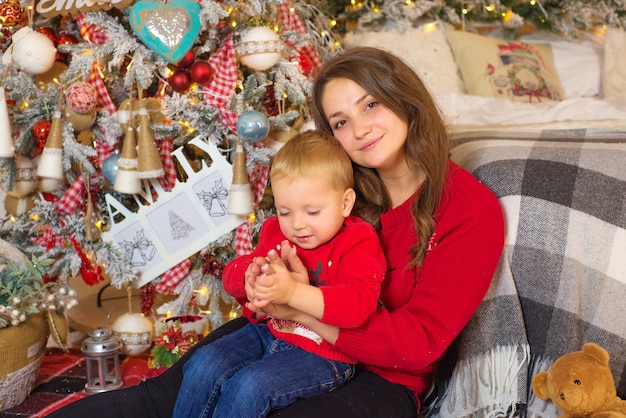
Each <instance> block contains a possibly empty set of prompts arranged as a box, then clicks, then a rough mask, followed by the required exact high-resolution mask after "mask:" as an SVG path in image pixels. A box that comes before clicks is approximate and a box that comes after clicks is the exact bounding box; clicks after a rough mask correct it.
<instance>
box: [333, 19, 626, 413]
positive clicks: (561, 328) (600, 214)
mask: <svg viewBox="0 0 626 418" xmlns="http://www.w3.org/2000/svg"><path fill="white" fill-rule="evenodd" d="M451 30H452V29H451V28H446V27H445V26H444V25H442V24H441V23H437V22H425V23H423V24H422V25H420V26H417V27H410V28H409V29H402V30H400V29H398V28H391V29H388V30H384V31H375V32H372V31H355V32H350V33H348V34H346V36H345V38H344V42H345V47H346V48H351V47H353V46H355V45H368V46H375V47H380V48H385V49H388V50H391V51H392V52H394V53H396V54H397V55H400V56H401V57H403V58H404V59H405V60H406V61H407V62H408V63H409V64H410V65H412V66H413V67H414V69H415V70H416V71H417V72H418V73H419V74H420V75H421V76H422V78H423V79H424V81H425V82H426V84H427V85H428V86H429V87H430V89H431V91H432V93H433V95H434V96H435V97H436V99H437V100H438V103H439V105H440V108H441V110H442V113H443V115H444V117H445V118H446V121H447V123H448V126H449V131H450V140H451V141H452V151H451V158H452V159H453V160H454V161H456V162H457V163H458V164H460V165H461V166H463V167H465V168H466V169H468V170H469V171H470V172H472V173H473V174H474V175H475V176H476V177H477V178H478V179H479V180H480V181H481V182H483V183H484V184H486V185H487V186H488V187H489V188H490V189H491V190H493V192H494V193H495V194H496V195H497V196H498V198H499V200H500V203H501V205H502V208H503V210H504V214H505V221H506V227H507V230H506V241H505V248H504V251H503V254H502V257H501V260H500V263H499V266H498V269H497V271H496V274H495V276H494V278H493V281H492V284H491V287H490V289H489V291H488V293H487V295H486V297H485V299H484V300H483V302H482V303H481V305H480V307H479V309H478V311H477V312H476V314H475V315H474V317H473V318H472V320H471V321H470V323H469V324H468V325H467V326H466V328H465V329H464V331H463V332H462V333H461V335H459V337H458V338H457V341H456V342H455V345H454V350H452V351H453V352H454V354H455V357H454V358H453V361H452V367H451V369H450V371H449V373H444V374H442V376H439V377H438V378H437V381H436V382H435V384H434V385H433V388H432V391H431V393H429V394H428V396H427V397H426V399H427V401H426V405H425V410H424V411H423V414H424V415H425V416H432V417H436V416H441V417H482V416H498V417H501V416H526V417H557V416H558V415H559V411H558V410H557V409H556V408H555V406H554V405H553V404H552V403H551V402H547V401H543V400H541V399H538V398H536V397H535V396H534V394H533V393H532V390H531V383H530V382H531V379H532V377H533V376H534V375H535V374H536V373H538V372H539V371H542V370H546V369H547V368H549V366H550V365H551V364H552V363H553V362H554V361H555V360H556V359H557V358H558V357H560V356H561V355H563V354H565V353H567V352H570V351H577V350H580V349H581V347H582V345H583V344H584V343H586V342H589V341H593V342H596V343H597V344H599V345H601V346H603V347H604V348H606V349H607V351H608V352H609V354H610V356H611V360H610V367H611V370H612V372H613V376H614V379H615V383H616V387H617V391H618V396H620V397H621V398H623V399H626V321H625V317H624V312H626V83H625V80H626V77H625V72H626V65H624V62H623V61H624V59H625V57H626V34H625V33H624V32H623V31H620V30H617V29H606V31H605V32H604V33H601V34H598V33H581V34H580V36H579V38H578V39H565V38H562V37H558V36H556V35H553V34H547V33H540V32H533V33H530V34H526V35H525V36H524V37H523V38H522V39H517V40H514V41H507V40H504V39H502V38H500V37H499V36H498V33H497V32H496V33H490V34H477V33H459V32H458V31H455V33H454V34H452V35H451V34H450V33H449V31H451ZM515 49H519V50H522V51H523V53H524V54H536V56H535V58H536V60H535V61H534V62H533V64H531V66H532V65H536V63H537V62H539V65H536V68H531V70H530V72H529V71H527V69H523V68H521V66H519V65H517V64H518V63H519V62H522V61H524V60H523V59H520V60H516V59H517V58H511V57H510V56H506V55H507V54H509V53H510V51H512V50H515ZM502 51H505V53H503V52H502ZM506 60H509V61H508V64H511V63H513V64H514V66H513V67H511V66H509V67H508V69H506V70H503V69H502V67H503V63H506ZM539 67H540V68H539ZM537 69H539V70H541V71H545V72H546V73H544V74H543V75H541V76H539V75H537V72H535V70H537ZM502 74H505V76H504V77H503V76H502ZM507 77H508V79H507ZM516 78H519V79H516ZM478 84H480V86H478ZM524 89H526V90H524Z"/></svg>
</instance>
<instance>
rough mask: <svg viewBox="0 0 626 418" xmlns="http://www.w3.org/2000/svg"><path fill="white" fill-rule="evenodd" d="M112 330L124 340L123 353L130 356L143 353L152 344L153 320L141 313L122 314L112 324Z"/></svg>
mask: <svg viewBox="0 0 626 418" xmlns="http://www.w3.org/2000/svg"><path fill="white" fill-rule="evenodd" d="M111 331H113V334H114V335H117V337H118V338H119V339H120V341H121V342H122V353H124V354H128V355H129V356H136V355H138V354H141V353H143V352H144V351H146V350H147V349H148V348H150V347H151V346H152V337H153V336H154V329H153V326H152V322H151V321H150V320H149V319H148V318H146V317H145V316H143V315H142V314H140V313H125V314H122V315H120V316H119V317H118V318H117V319H116V320H115V322H113V325H111Z"/></svg>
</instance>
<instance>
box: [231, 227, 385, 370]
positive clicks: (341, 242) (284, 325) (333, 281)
mask: <svg viewBox="0 0 626 418" xmlns="http://www.w3.org/2000/svg"><path fill="white" fill-rule="evenodd" d="M285 239H286V238H285V236H284V235H283V234H282V233H281V231H280V227H279V224H278V218H277V217H272V218H269V219H267V220H266V221H265V222H264V223H263V227H262V228H261V233H260V235H259V242H258V244H257V246H256V248H255V249H254V251H253V252H252V253H251V254H249V255H245V256H242V257H239V258H237V259H235V260H233V261H232V262H230V263H229V264H228V265H227V266H226V268H225V269H224V275H223V279H222V280H223V285H224V289H225V290H226V292H227V293H229V294H230V295H232V296H234V297H235V298H236V299H237V301H238V302H239V303H240V304H242V305H243V304H245V302H246V297H245V288H244V274H245V272H246V269H247V268H248V266H249V265H250V263H251V262H252V259H253V258H254V257H265V256H267V253H268V251H269V250H271V249H276V248H277V246H278V245H279V244H280V243H281V242H282V241H284V240H285ZM296 251H297V254H298V256H299V257H300V259H301V260H302V262H303V263H304V265H305V266H306V267H307V270H308V271H309V280H310V283H311V284H312V285H314V286H318V287H319V288H320V289H321V291H322V294H323V297H324V316H323V317H322V318H321V319H320V321H321V322H324V323H327V324H331V325H335V326H338V327H341V328H353V327H356V326H359V325H361V324H362V323H363V322H364V321H365V320H366V319H367V318H368V317H369V315H371V314H372V313H373V312H374V310H375V309H376V305H377V302H378V298H379V295H380V285H381V282H382V280H383V277H384V276H385V256H384V254H383V252H382V249H381V247H380V243H379V240H378V235H377V234H376V231H375V230H374V228H373V227H372V226H371V225H370V224H368V223H366V222H365V221H363V220H361V219H359V218H355V217H348V218H346V219H345V220H344V223H343V226H342V227H341V229H340V230H339V232H338V233H337V234H336V235H335V236H334V237H333V239H332V240H331V241H329V242H327V243H326V244H323V245H321V246H319V247H317V248H315V249H312V250H305V249H302V248H300V247H298V248H297V250H296ZM244 315H246V317H248V319H250V320H251V321H254V318H252V317H251V312H250V311H249V310H247V309H244ZM268 327H269V329H270V331H271V332H272V334H273V335H274V336H275V337H276V338H280V339H281V340H284V341H287V342H289V343H291V344H294V345H296V346H298V347H300V348H303V349H305V350H307V351H310V352H313V353H316V354H319V355H321V356H323V357H325V358H328V359H331V360H339V361H344V362H349V363H356V359H355V357H354V356H353V355H350V354H347V353H343V352H341V351H337V350H335V349H334V348H333V346H332V345H331V344H329V343H327V342H326V341H323V340H322V339H321V338H319V336H317V334H315V333H313V332H312V331H311V330H309V329H308V328H306V327H304V326H303V325H301V324H299V323H297V322H294V321H282V320H274V319H270V320H269V321H268Z"/></svg>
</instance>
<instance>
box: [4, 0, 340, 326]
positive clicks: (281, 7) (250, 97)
mask: <svg viewBox="0 0 626 418" xmlns="http://www.w3.org/2000/svg"><path fill="white" fill-rule="evenodd" d="M329 20H330V19H329V18H328V17H327V16H326V15H325V14H324V13H322V12H320V10H319V9H318V8H316V7H314V6H312V5H311V4H307V3H304V2H287V1H285V0H255V1H232V0H222V1H219V0H218V1H216V0H201V1H195V0H168V1H166V2H162V1H156V0H140V1H137V2H134V3H132V4H131V2H129V1H127V0H122V1H115V0H113V1H111V2H109V1H104V2H72V1H64V0H52V1H40V2H38V3H36V4H34V3H31V2H29V1H18V0H4V1H3V2H2V3H0V21H1V23H2V28H1V31H0V46H1V48H2V52H3V56H2V64H1V66H0V93H1V96H0V99H1V100H0V118H2V119H1V120H0V122H1V123H2V126H0V131H1V132H0V170H1V175H2V184H3V185H4V189H5V191H6V201H5V207H6V211H7V214H8V215H9V216H7V218H6V219H4V220H3V222H2V225H1V228H0V237H1V238H3V239H5V240H7V241H8V242H11V243H12V244H13V245H15V246H16V247H18V248H19V249H20V250H21V251H22V252H24V253H25V254H31V255H34V256H37V257H44V256H45V257H47V258H49V259H52V260H53V264H52V265H51V266H50V267H49V268H48V269H47V274H46V277H45V281H46V282H47V283H48V286H47V289H48V290H47V292H48V294H47V296H46V297H48V298H49V299H50V301H53V300H59V301H60V300H65V299H66V295H67V294H68V291H70V290H71V286H70V284H69V279H70V278H72V277H76V276H80V277H82V279H83V280H84V281H85V282H86V283H88V284H99V283H107V282H108V281H110V283H111V284H112V285H114V286H116V287H118V288H121V287H124V286H129V285H135V286H140V287H141V289H142V291H141V295H140V296H141V299H142V311H143V312H144V314H153V313H158V314H164V313H166V312H167V313H170V314H173V315H177V314H185V313H187V312H190V311H191V310H193V309H194V307H202V309H204V310H205V311H210V312H212V314H211V317H210V320H211V322H212V325H213V326H217V325H219V324H221V322H222V321H223V316H222V313H221V311H220V308H219V305H220V301H226V302H227V303H234V301H233V300H232V299H231V298H230V297H229V296H228V295H226V294H225V293H224V291H223V289H222V287H221V282H220V279H221V273H222V270H223V268H224V266H225V264H226V263H228V262H229V261H230V260H232V259H233V258H234V257H235V256H236V255H238V254H243V253H246V252H249V251H251V249H252V246H253V245H254V242H255V239H256V236H257V234H258V232H259V230H260V225H261V223H262V222H263V220H264V219H265V218H266V217H267V216H269V215H271V214H272V213H273V212H272V206H271V196H270V193H266V189H267V175H268V171H269V164H270V158H271V156H272V155H273V154H274V153H275V151H276V149H277V148H278V147H279V146H280V144H281V142H284V141H286V140H288V138H289V137H290V136H292V135H293V134H294V133H296V132H297V131H298V130H300V129H306V128H307V127H308V126H310V124H311V121H310V120H309V116H308V112H307V103H308V100H309V96H310V89H311V82H312V79H313V77H314V75H315V73H316V71H317V70H318V69H319V67H320V65H321V63H322V61H323V59H324V58H325V56H326V55H328V54H332V53H333V52H334V51H335V50H336V49H337V48H338V42H337V40H336V39H335V36H334V35H333V33H332V31H331V28H330V27H329ZM155 293H163V294H169V295H174V297H173V298H172V299H171V300H170V301H169V302H167V303H165V304H164V305H162V306H152V305H153V301H154V297H155ZM62 296H63V297H65V299H63V298H62ZM50 306H55V305H54V303H50ZM56 307H57V308H60V307H62V306H60V305H59V304H57V305H56Z"/></svg>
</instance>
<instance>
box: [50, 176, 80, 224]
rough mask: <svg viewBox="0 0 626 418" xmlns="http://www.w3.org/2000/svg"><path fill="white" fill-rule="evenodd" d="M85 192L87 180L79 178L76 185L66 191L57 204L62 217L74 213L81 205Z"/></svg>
mask: <svg viewBox="0 0 626 418" xmlns="http://www.w3.org/2000/svg"><path fill="white" fill-rule="evenodd" d="M84 190H85V179H84V178H83V176H82V175H81V176H79V177H78V178H77V179H76V180H75V181H74V183H72V185H71V186H70V187H69V189H67V190H66V191H65V193H64V194H63V196H62V197H61V199H59V201H58V202H57V203H56V206H57V212H58V213H59V215H60V216H63V215H69V214H71V213H74V212H75V211H76V209H78V206H79V205H80V202H81V199H82V197H83V192H84Z"/></svg>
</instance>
